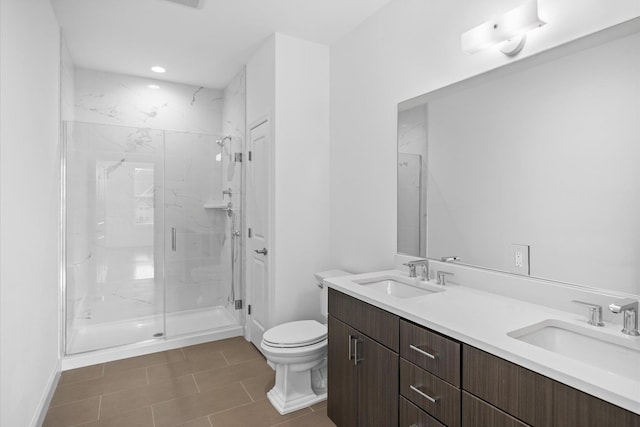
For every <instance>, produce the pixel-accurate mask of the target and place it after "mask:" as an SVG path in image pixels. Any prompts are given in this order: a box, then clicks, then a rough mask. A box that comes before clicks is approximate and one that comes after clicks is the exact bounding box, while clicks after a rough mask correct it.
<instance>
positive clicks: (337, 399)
mask: <svg viewBox="0 0 640 427" xmlns="http://www.w3.org/2000/svg"><path fill="white" fill-rule="evenodd" d="M355 335H356V331H355V330H354V329H353V328H350V327H349V326H347V325H346V324H344V323H342V322H341V321H339V320H337V319H335V318H334V317H332V316H329V338H328V340H329V342H328V350H327V364H328V365H327V374H328V377H329V380H328V384H327V387H328V390H327V394H328V398H327V415H328V416H329V418H331V421H333V422H334V423H335V424H336V425H337V426H339V427H352V426H356V425H357V411H358V407H357V401H356V393H357V388H356V384H357V375H356V374H357V372H356V369H355V368H356V366H355V365H354V362H353V360H352V359H353V358H352V357H351V355H352V354H353V352H352V350H353V349H352V348H351V345H350V337H352V336H355ZM350 359H351V360H350Z"/></svg>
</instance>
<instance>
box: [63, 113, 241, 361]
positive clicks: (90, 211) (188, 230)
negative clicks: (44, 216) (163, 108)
mask: <svg viewBox="0 0 640 427" xmlns="http://www.w3.org/2000/svg"><path fill="white" fill-rule="evenodd" d="M64 141H65V151H64V165H65V166H64V169H65V186H64V188H65V200H66V203H65V210H66V227H65V228H66V239H65V246H66V255H65V257H66V261H65V263H66V271H65V276H66V277H65V300H66V306H65V321H66V325H65V330H66V336H65V341H66V354H68V355H71V354H77V353H82V352H87V351H92V350H99V349H105V348H110V347H115V346H121V345H125V344H134V343H139V342H143V341H148V340H166V339H171V338H175V337H180V336H187V335H193V334H201V333H205V332H211V331H225V330H226V331H228V330H230V329H234V328H235V329H238V330H240V328H241V324H242V320H243V319H242V317H241V310H236V299H239V295H241V287H240V282H241V281H240V280H239V279H240V274H241V272H242V268H241V265H240V264H241V263H240V254H241V253H242V252H241V248H240V243H241V242H240V241H239V237H238V236H239V234H240V233H239V232H238V230H239V229H240V224H239V220H240V209H239V208H240V207H241V203H240V201H241V197H240V195H241V194H240V190H241V182H240V179H241V173H240V170H239V168H240V167H241V163H237V162H236V161H235V160H236V158H235V155H234V154H235V152H236V151H238V152H239V151H241V147H240V144H241V141H240V140H239V138H230V137H225V138H223V137H221V136H220V135H206V134H197V133H188V132H173V131H163V130H155V129H141V128H131V127H121V126H113V125H101V124H90V123H80V122H65V123H64Z"/></svg>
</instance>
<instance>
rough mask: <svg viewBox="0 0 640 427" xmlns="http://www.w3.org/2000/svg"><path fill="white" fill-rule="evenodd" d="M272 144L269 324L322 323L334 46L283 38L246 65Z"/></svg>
mask: <svg viewBox="0 0 640 427" xmlns="http://www.w3.org/2000/svg"><path fill="white" fill-rule="evenodd" d="M266 115H269V116H270V119H271V130H272V136H273V138H272V141H273V150H274V152H273V164H272V168H273V169H272V171H271V173H272V178H273V183H272V185H273V193H272V194H273V195H274V197H273V201H272V208H271V212H270V215H271V218H272V221H273V222H272V228H271V232H272V234H271V236H270V238H271V246H272V248H273V252H272V254H273V256H271V257H270V258H269V269H270V271H269V276H270V282H271V283H270V287H271V289H270V307H269V311H270V319H269V320H270V325H275V324H279V323H283V322H287V321H291V320H298V319H305V318H307V319H308V318H318V319H319V318H320V310H319V290H318V288H317V287H316V286H314V285H315V279H314V277H313V273H315V272H317V271H320V270H323V269H327V268H329V267H330V265H329V264H328V258H329V230H330V227H329V48H328V47H327V46H324V45H320V44H316V43H311V42H307V41H304V40H300V39H296V38H293V37H289V36H286V35H283V34H275V35H274V36H272V37H271V38H269V39H268V40H267V41H266V42H265V44H264V45H263V46H262V47H261V49H260V50H259V51H258V52H257V53H256V54H255V55H254V57H253V58H252V59H251V61H250V62H249V64H248V65H247V123H248V124H249V125H251V123H252V122H255V121H256V120H258V119H260V118H262V117H265V116H266Z"/></svg>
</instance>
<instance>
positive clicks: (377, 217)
mask: <svg viewBox="0 0 640 427" xmlns="http://www.w3.org/2000/svg"><path fill="white" fill-rule="evenodd" d="M513 6H514V2H513V1H510V0H491V1H483V2H470V1H463V0H435V1H429V2H425V1H423V0H395V1H393V2H391V3H390V4H388V5H387V6H386V7H384V8H383V9H381V10H380V11H379V12H378V13H377V14H375V15H374V16H372V17H371V18H369V19H368V20H367V21H365V22H364V23H363V24H362V25H360V26H359V27H358V28H357V29H356V30H355V31H353V32H352V33H350V34H349V35H348V36H347V37H345V38H344V39H342V40H340V41H339V42H337V43H336V44H334V45H333V46H332V47H331V105H330V107H331V161H330V164H331V254H332V264H333V266H334V267H341V268H347V269H350V270H352V271H356V272H362V271H372V270H379V269H383V268H388V267H392V266H393V261H394V254H395V252H396V162H395V158H396V137H397V128H396V115H397V111H396V107H397V103H398V102H400V101H403V100H406V99H408V98H411V97H414V96H417V95H419V94H422V93H425V92H428V91H431V90H433V89H436V88H438V87H442V86H444V85H447V84H450V83H453V82H455V81H459V80H461V79H464V78H467V77H470V76H472V75H475V74H478V73H480V72H483V71H486V70H489V69H492V68H495V67H498V66H500V65H502V64H504V63H506V62H508V61H510V60H511V59H509V58H507V57H505V56H504V55H502V54H501V53H499V52H497V51H494V50H488V51H483V52H480V53H477V54H475V55H468V54H465V53H463V52H461V50H460V34H461V33H463V32H464V31H466V30H468V29H470V28H472V27H474V26H476V25H478V24H480V23H482V22H484V21H485V20H487V19H489V18H491V17H492V16H493V15H496V14H499V13H502V12H504V11H506V10H509V9H511V8H512V7H513ZM539 10H540V17H541V18H542V19H543V20H544V21H546V22H547V23H548V24H547V25H546V26H544V27H542V28H541V29H538V30H536V31H534V32H532V33H530V34H529V40H528V42H527V43H528V44H527V45H526V46H525V48H524V50H523V51H522V53H521V54H520V55H519V56H518V57H516V59H517V58H523V57H526V56H528V55H531V54H534V53H536V52H539V51H542V50H545V49H548V48H550V47H553V46H556V45H558V44H561V43H563V42H566V41H569V40H573V39H575V38H578V37H581V36H584V35H586V34H589V33H592V32H595V31H597V30H600V29H603V28H606V27H609V26H611V25H614V24H616V23H620V22H623V21H625V20H628V19H631V18H634V17H636V16H638V15H640V2H639V1H638V0H621V1H616V2H611V1H607V0H590V1H587V2H585V1H582V0H539Z"/></svg>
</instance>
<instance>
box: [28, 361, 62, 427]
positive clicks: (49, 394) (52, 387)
mask: <svg viewBox="0 0 640 427" xmlns="http://www.w3.org/2000/svg"><path fill="white" fill-rule="evenodd" d="M61 373H62V361H61V360H60V359H58V362H57V363H56V366H55V369H54V370H53V372H52V373H51V376H50V377H49V381H47V388H46V390H45V392H44V393H43V394H42V397H41V398H40V403H39V404H38V410H37V411H36V413H35V414H34V416H33V420H32V421H31V424H30V425H31V427H40V426H42V424H43V423H44V419H45V417H46V416H47V411H48V410H49V404H51V399H53V393H55V391H56V387H57V386H58V381H60V375H61Z"/></svg>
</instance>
